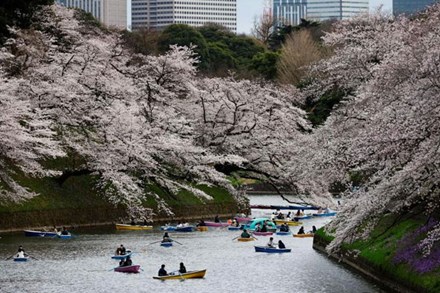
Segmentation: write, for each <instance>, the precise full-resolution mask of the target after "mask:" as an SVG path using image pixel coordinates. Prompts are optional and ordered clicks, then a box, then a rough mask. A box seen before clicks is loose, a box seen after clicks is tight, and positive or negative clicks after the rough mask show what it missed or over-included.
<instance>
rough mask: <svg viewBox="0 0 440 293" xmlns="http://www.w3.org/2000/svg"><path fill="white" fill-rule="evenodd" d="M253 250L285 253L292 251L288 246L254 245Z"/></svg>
mask: <svg viewBox="0 0 440 293" xmlns="http://www.w3.org/2000/svg"><path fill="white" fill-rule="evenodd" d="M254 247H255V252H266V253H286V252H290V251H292V249H290V248H276V247H268V246H254Z"/></svg>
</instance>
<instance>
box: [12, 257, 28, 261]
mask: <svg viewBox="0 0 440 293" xmlns="http://www.w3.org/2000/svg"><path fill="white" fill-rule="evenodd" d="M28 259H29V257H28V256H24V257H17V256H15V257H14V261H21V262H23V261H27V260H28Z"/></svg>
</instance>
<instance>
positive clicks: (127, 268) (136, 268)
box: [114, 265, 141, 274]
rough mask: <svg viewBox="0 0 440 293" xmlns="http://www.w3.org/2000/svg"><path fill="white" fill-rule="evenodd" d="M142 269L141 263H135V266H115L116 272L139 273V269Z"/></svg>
mask: <svg viewBox="0 0 440 293" xmlns="http://www.w3.org/2000/svg"><path fill="white" fill-rule="evenodd" d="M140 269H141V266H140V265H133V266H125V267H117V268H115V269H114V270H115V272H120V273H134V274H136V273H139V270H140Z"/></svg>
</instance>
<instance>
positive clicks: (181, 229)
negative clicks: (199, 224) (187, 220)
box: [175, 226, 194, 232]
mask: <svg viewBox="0 0 440 293" xmlns="http://www.w3.org/2000/svg"><path fill="white" fill-rule="evenodd" d="M175 231H176V232H192V231H194V226H185V227H176V230H175Z"/></svg>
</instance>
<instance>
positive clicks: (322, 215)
mask: <svg viewBox="0 0 440 293" xmlns="http://www.w3.org/2000/svg"><path fill="white" fill-rule="evenodd" d="M335 215H336V212H330V213H322V214H313V216H314V217H331V216H335Z"/></svg>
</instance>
